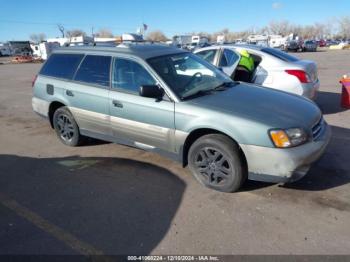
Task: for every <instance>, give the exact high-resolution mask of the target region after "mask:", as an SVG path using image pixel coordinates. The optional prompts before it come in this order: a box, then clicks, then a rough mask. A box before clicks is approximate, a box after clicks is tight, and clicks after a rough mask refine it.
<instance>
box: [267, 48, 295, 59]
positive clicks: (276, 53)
mask: <svg viewBox="0 0 350 262" xmlns="http://www.w3.org/2000/svg"><path fill="white" fill-rule="evenodd" d="M261 51H262V52H264V53H266V54H269V55H272V56H274V57H276V58H279V59H281V60H283V61H286V62H296V61H299V58H297V57H295V56H292V55H289V54H287V53H286V52H283V51H281V50H278V49H274V48H263V49H261Z"/></svg>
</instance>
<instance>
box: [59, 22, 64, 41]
mask: <svg viewBox="0 0 350 262" xmlns="http://www.w3.org/2000/svg"><path fill="white" fill-rule="evenodd" d="M57 27H58V30H60V32H61V34H62V37H63V38H64V32H65V30H64V26H63V25H61V24H58V25H57Z"/></svg>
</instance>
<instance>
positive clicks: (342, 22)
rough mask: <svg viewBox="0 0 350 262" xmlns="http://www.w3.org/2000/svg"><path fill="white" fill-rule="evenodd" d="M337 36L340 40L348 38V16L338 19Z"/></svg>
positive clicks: (349, 31)
mask: <svg viewBox="0 0 350 262" xmlns="http://www.w3.org/2000/svg"><path fill="white" fill-rule="evenodd" d="M339 35H341V37H342V38H350V16H345V17H342V18H340V19H339Z"/></svg>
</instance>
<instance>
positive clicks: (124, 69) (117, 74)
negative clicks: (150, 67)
mask: <svg viewBox="0 0 350 262" xmlns="http://www.w3.org/2000/svg"><path fill="white" fill-rule="evenodd" d="M155 84H156V81H155V80H154V78H153V77H152V76H151V75H150V74H149V73H148V71H147V70H146V69H145V68H144V67H143V66H141V65H140V64H138V63H137V62H134V61H131V60H128V59H123V58H116V59H115V60H114V65H113V80H112V88H120V89H124V90H126V91H129V92H133V93H138V92H139V88H140V86H141V85H155Z"/></svg>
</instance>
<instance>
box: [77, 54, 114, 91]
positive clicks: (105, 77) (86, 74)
mask: <svg viewBox="0 0 350 262" xmlns="http://www.w3.org/2000/svg"><path fill="white" fill-rule="evenodd" d="M111 59H112V58H111V57H110V56H98V55H87V56H86V57H85V58H84V61H83V62H82V63H81V65H80V67H79V69H78V72H77V74H76V75H75V78H74V80H76V81H80V82H85V83H89V84H95V85H101V86H109V73H110V67H111Z"/></svg>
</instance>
